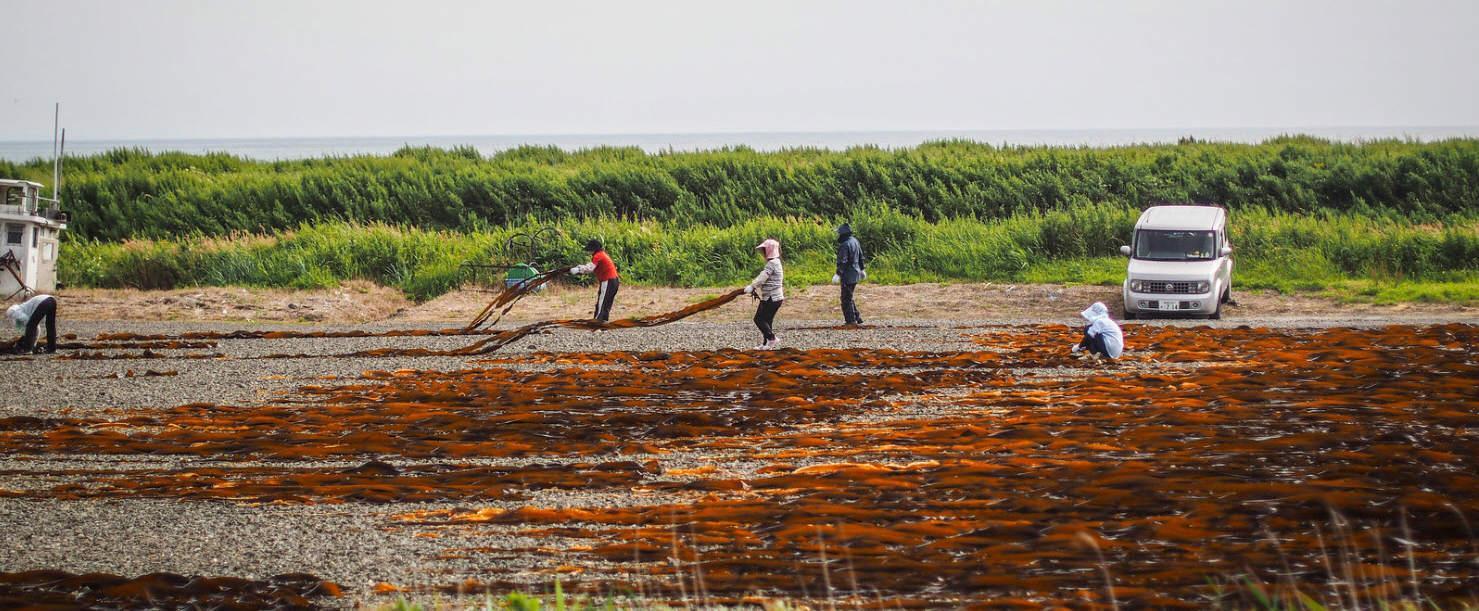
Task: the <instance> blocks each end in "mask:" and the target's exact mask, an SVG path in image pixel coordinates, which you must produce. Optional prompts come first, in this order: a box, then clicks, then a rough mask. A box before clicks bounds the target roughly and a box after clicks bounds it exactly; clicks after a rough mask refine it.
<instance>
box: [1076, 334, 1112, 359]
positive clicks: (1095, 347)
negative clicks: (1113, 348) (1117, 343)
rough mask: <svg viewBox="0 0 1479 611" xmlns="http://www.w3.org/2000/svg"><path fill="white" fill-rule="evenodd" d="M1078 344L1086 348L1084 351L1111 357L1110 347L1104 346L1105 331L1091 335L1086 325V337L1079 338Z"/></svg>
mask: <svg viewBox="0 0 1479 611" xmlns="http://www.w3.org/2000/svg"><path fill="white" fill-rule="evenodd" d="M1078 345H1079V347H1080V348H1083V349H1084V352H1087V353H1089V354H1097V355H1099V356H1102V357H1105V358H1109V349H1108V348H1105V347H1104V334H1103V333H1100V334H1098V335H1095V336H1093V337H1089V328H1088V327H1084V338H1083V339H1081V340H1078Z"/></svg>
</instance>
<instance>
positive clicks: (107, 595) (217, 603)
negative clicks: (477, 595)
mask: <svg viewBox="0 0 1479 611" xmlns="http://www.w3.org/2000/svg"><path fill="white" fill-rule="evenodd" d="M341 595H342V594H341V592H340V588H339V586H338V585H337V584H334V583H332V582H327V581H323V580H321V579H319V578H317V577H314V576H312V575H306V574H301V573H297V574H288V575H278V576H275V577H271V578H269V579H266V580H263V581H257V580H251V579H241V578H237V577H202V576H186V575H176V574H174V573H151V574H149V575H144V576H141V577H136V578H132V579H130V578H126V577H120V576H118V575H109V574H106V573H87V574H84V575H76V574H73V573H68V572H65V571H26V572H21V573H0V602H4V603H9V604H6V608H24V609H53V610H57V611H71V610H75V611H84V610H93V611H95V610H100V609H169V610H174V609H179V610H182V611H183V610H186V609H270V610H273V611H309V610H314V609H321V608H325V606H324V605H320V604H319V603H318V602H317V601H316V600H315V599H321V598H325V597H332V598H337V597H340V596H341Z"/></svg>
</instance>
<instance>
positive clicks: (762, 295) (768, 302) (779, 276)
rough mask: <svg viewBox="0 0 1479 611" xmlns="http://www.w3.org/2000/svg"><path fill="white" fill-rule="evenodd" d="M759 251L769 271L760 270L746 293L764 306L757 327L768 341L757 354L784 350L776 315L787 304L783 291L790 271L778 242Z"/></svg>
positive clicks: (759, 310) (767, 243)
mask: <svg viewBox="0 0 1479 611" xmlns="http://www.w3.org/2000/svg"><path fill="white" fill-rule="evenodd" d="M755 250H758V251H760V254H761V255H763V256H764V257H765V269H762V270H760V275H758V276H755V279H754V280H752V281H751V282H750V284H749V285H748V286H746V287H745V292H746V293H749V294H751V295H754V296H756V297H758V298H759V299H760V305H759V306H758V307H756V308H755V327H756V328H758V329H760V336H761V338H762V339H763V340H764V341H762V342H761V344H760V345H759V346H755V349H756V350H775V349H776V348H778V347H780V341H779V340H777V339H776V336H775V329H773V328H772V325H773V324H774V323H775V313H776V312H778V311H780V309H781V302H782V301H785V299H786V294H785V291H783V290H782V287H783V285H784V284H785V278H786V270H785V269H784V268H782V267H781V243H780V242H777V241H775V240H774V239H768V240H766V241H764V242H761V243H760V245H759V246H756V247H755Z"/></svg>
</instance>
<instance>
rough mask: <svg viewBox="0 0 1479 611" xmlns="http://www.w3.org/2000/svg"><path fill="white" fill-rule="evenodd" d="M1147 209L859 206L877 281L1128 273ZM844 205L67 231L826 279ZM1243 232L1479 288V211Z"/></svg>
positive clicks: (285, 253)
mask: <svg viewBox="0 0 1479 611" xmlns="http://www.w3.org/2000/svg"><path fill="white" fill-rule="evenodd" d="M1137 215H1138V210H1136V209H1134V208H1132V207H1129V206H1125V205H1119V204H1086V205H1082V206H1078V207H1075V208H1071V209H1064V210H1050V211H1045V212H1039V211H1030V212H1026V213H1022V214H1017V215H1013V216H1010V217H1007V218H1004V219H1000V220H992V221H985V220H975V219H966V218H955V219H943V220H939V221H935V222H931V221H928V220H926V219H924V218H922V217H921V216H919V215H911V214H907V213H904V212H901V211H899V210H896V209H893V208H890V207H886V206H882V205H872V206H860V207H857V208H855V209H854V210H853V214H852V216H851V217H850V218H849V219H848V220H849V221H850V222H851V223H852V225H853V227H854V229H855V231H856V232H857V236H858V237H859V239H860V240H861V241H862V244H863V248H864V251H865V252H866V253H867V256H868V259H869V263H868V271H869V281H870V282H880V283H886V284H902V283H910V282H941V281H972V282H983V281H996V282H1067V283H1088V284H1117V283H1118V282H1119V281H1120V279H1122V278H1123V272H1124V265H1125V260H1124V259H1123V258H1122V257H1120V256H1119V255H1118V252H1117V251H1118V248H1119V246H1120V245H1121V244H1123V243H1125V242H1126V241H1127V240H1128V238H1129V236H1130V234H1131V230H1132V228H1133V225H1134V222H1135V219H1136V217H1137ZM838 220H839V219H837V218H827V219H824V218H819V217H787V218H773V217H764V218H753V219H748V220H744V221H740V222H736V223H732V224H727V225H714V224H703V223H700V224H691V223H685V222H680V221H668V222H662V221H653V220H646V221H634V220H618V219H607V220H598V219H580V218H572V219H565V220H562V221H559V222H555V223H552V224H548V225H546V224H543V223H539V222H538V221H537V220H536V219H533V218H526V219H524V220H523V221H522V222H519V223H515V224H510V225H504V226H490V227H486V228H484V229H483V230H479V231H454V230H440V231H437V230H425V229H418V228H414V227H406V226H393V225H387V224H382V223H370V224H359V223H353V222H348V221H326V222H321V223H315V224H309V223H304V224H301V225H299V226H298V227H296V228H294V229H292V230H288V231H276V232H269V233H260V234H258V233H253V234H247V233H239V234H233V235H228V236H224V237H201V236H195V237H185V238H180V239H176V240H149V239H140V240H128V241H124V242H104V241H98V240H89V241H81V240H72V241H68V242H64V243H63V248H62V256H61V260H60V267H59V277H60V280H61V282H63V283H64V284H66V285H69V286H90V287H137V288H171V287H177V286H196V285H204V286H224V285H246V286H266V287H291V288H318V287H325V286H332V285H335V284H337V283H339V282H343V281H346V280H351V279H365V280H370V281H374V282H377V283H381V284H384V285H388V286H395V287H399V288H400V289H402V290H403V291H404V292H405V293H406V294H407V295H409V296H411V297H413V298H417V299H428V298H432V297H435V296H437V295H440V294H442V293H444V292H446V291H448V290H450V289H452V288H453V287H454V286H456V285H457V283H458V272H459V266H460V264H461V263H462V262H463V261H469V262H474V263H484V264H486V263H504V264H507V263H515V262H518V261H517V260H516V259H518V258H519V257H518V256H512V257H510V256H505V250H504V244H505V242H507V241H508V240H509V239H510V238H511V237H513V236H514V235H515V234H517V233H520V232H528V231H533V230H536V229H539V228H543V227H547V226H548V227H553V228H554V229H556V230H557V233H551V232H546V233H544V234H542V239H543V240H544V242H543V243H542V246H541V249H540V250H541V254H540V257H541V258H540V260H539V261H538V263H539V266H540V267H541V269H550V268H553V267H556V266H560V265H572V264H575V263H581V262H584V261H586V260H588V256H587V255H586V254H585V253H584V252H583V251H582V250H581V246H582V245H583V244H584V243H585V241H586V240H588V239H590V238H598V239H601V240H602V241H603V242H604V243H605V244H606V246H607V251H608V252H609V253H610V254H611V256H612V258H613V259H614V260H615V261H616V262H617V265H618V267H619V268H620V270H621V274H622V276H623V278H624V280H625V281H627V282H634V283H638V284H653V285H666V286H685V287H702V286H737V285H742V284H744V283H745V282H747V281H748V280H749V279H750V278H751V277H752V276H753V274H754V273H756V271H757V270H758V269H759V267H760V260H759V259H758V257H757V255H756V254H755V250H754V247H755V245H756V244H758V243H759V242H760V241H761V240H764V239H765V238H776V239H778V240H779V241H780V242H781V244H782V251H783V258H784V260H785V262H786V266H787V280H788V282H790V283H793V284H799V285H807V284H816V283H823V282H826V281H827V280H828V278H830V277H831V275H832V273H833V271H834V269H835V252H836V251H835V247H836V236H835V235H834V234H833V233H832V228H833V227H834V226H835V223H836V222H838ZM1230 232H1231V235H1232V238H1231V239H1232V242H1233V244H1234V246H1235V247H1236V248H1237V250H1236V254H1235V260H1236V264H1235V267H1234V283H1235V286H1238V287H1243V288H1272V289H1277V290H1281V291H1293V290H1320V289H1330V288H1338V287H1356V290H1358V291H1361V292H1362V294H1364V295H1367V296H1370V297H1376V296H1379V295H1383V294H1385V295H1393V294H1395V293H1392V292H1391V290H1403V291H1409V292H1410V291H1414V290H1418V291H1419V293H1420V294H1425V295H1426V297H1424V298H1428V299H1434V300H1471V299H1473V298H1474V297H1475V296H1476V295H1475V294H1474V293H1475V289H1474V288H1473V287H1474V284H1475V280H1476V278H1479V220H1476V219H1475V218H1473V217H1464V216H1458V215H1451V216H1449V217H1446V218H1444V219H1443V220H1442V221H1440V222H1436V223H1428V224H1417V223H1413V222H1410V221H1404V220H1402V219H1400V218H1397V217H1369V216H1364V215H1358V214H1354V213H1334V212H1320V213H1315V214H1298V213H1283V212H1276V211H1272V210H1267V209H1261V208H1250V209H1247V210H1244V211H1242V212H1239V213H1237V214H1234V215H1232V217H1231V229H1230ZM1424 283H1426V284H1424ZM1421 286H1429V288H1428V289H1426V290H1427V293H1422V289H1414V288H1413V287H1421ZM1397 287H1402V288H1400V289H1398V288H1397ZM1383 291H1386V292H1385V293H1383ZM1445 291H1447V292H1446V293H1445Z"/></svg>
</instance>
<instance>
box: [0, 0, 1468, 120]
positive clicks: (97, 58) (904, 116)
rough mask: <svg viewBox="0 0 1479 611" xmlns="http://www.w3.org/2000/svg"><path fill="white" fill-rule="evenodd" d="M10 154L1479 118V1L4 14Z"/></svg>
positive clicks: (541, 1)
mask: <svg viewBox="0 0 1479 611" xmlns="http://www.w3.org/2000/svg"><path fill="white" fill-rule="evenodd" d="M0 20H3V22H4V23H5V24H6V27H5V34H4V35H3V36H0V83H3V84H0V92H3V95H0V104H3V105H4V111H3V113H0V140H48V141H49V140H50V139H51V135H52V113H53V105H54V104H56V103H58V102H59V103H61V105H62V125H63V127H65V128H67V134H68V139H69V140H70V139H81V140H93V139H132V138H137V139H162V138H222V137H320V136H430V135H498V134H621V133H683V132H703V133H708V132H745V131H879V130H948V129H961V130H997V129H1085V128H1109V129H1131V128H1197V127H1202V128H1218V127H1224V128H1225V127H1281V128H1298V127H1320V126H1429V125H1466V126H1467V125H1479V76H1476V75H1479V68H1476V65H1479V35H1476V32H1479V2H1476V1H1475V0H1392V1H1373V0H1229V1H1198V0H1164V1H1162V0H1146V1H1130V0H1125V1H1114V0H1074V1H1069V0H1062V1H1055V0H1013V1H1006V0H1002V1H977V2H943V1H941V2H930V1H917V0H907V1H906V0H897V1H892V2H874V1H867V0H846V1H837V2H830V1H829V2H808V1H804V0H791V1H767V0H740V1H735V0H727V1H722V2H705V1H702V0H683V1H677V0H675V1H672V2H645V1H643V2H623V1H617V0H601V1H592V2H584V1H581V2H575V1H564V0H519V1H516V2H472V1H469V2H442V1H437V0H416V1H414V2H413V1H400V2H391V1H383V0H350V1H333V2H326V1H315V0H285V1H279V0H247V1H231V2H226V1H219V2H218V1H208V2H195V1H190V2H185V1H178V2H177V1H163V0H160V1H134V0H130V1H127V2H114V1H104V0H98V1H82V0H0Z"/></svg>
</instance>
